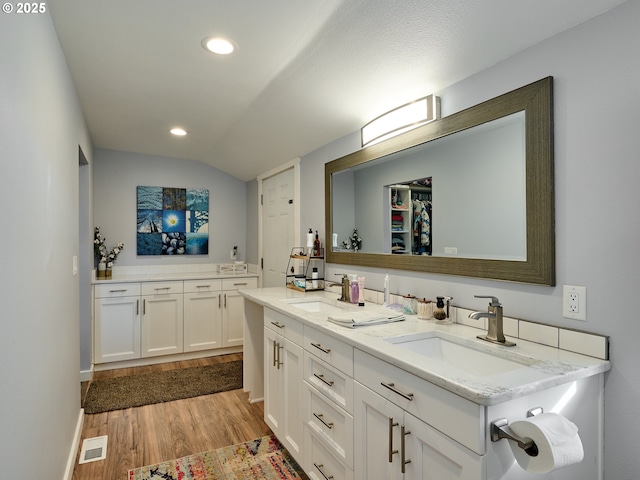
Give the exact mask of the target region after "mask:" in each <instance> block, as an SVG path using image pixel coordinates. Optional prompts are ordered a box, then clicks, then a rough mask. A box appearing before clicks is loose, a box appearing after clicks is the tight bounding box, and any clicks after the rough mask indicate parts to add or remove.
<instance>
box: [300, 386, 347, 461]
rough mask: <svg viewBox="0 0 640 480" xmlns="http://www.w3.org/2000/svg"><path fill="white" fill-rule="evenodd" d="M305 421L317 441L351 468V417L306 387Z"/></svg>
mask: <svg viewBox="0 0 640 480" xmlns="http://www.w3.org/2000/svg"><path fill="white" fill-rule="evenodd" d="M306 393H307V394H306V398H305V421H306V425H307V426H308V427H309V429H311V431H313V432H314V433H315V434H316V436H317V437H318V439H320V440H321V441H323V443H324V444H325V446H326V447H327V448H328V449H329V450H331V451H332V452H333V454H334V455H336V456H337V457H338V458H340V460H342V461H343V462H345V463H346V464H347V466H349V467H350V468H353V417H352V416H351V415H349V414H348V413H347V412H345V411H344V410H342V409H341V408H339V407H337V406H336V405H335V404H334V403H333V402H331V401H330V400H328V399H325V398H324V396H323V395H320V394H319V393H318V392H317V391H316V390H315V389H314V388H313V387H310V386H309V385H307V392H306Z"/></svg>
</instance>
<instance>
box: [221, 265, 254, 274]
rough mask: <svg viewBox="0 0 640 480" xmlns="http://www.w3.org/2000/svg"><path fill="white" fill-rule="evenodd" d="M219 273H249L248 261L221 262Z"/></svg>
mask: <svg viewBox="0 0 640 480" xmlns="http://www.w3.org/2000/svg"><path fill="white" fill-rule="evenodd" d="M218 273H220V274H226V275H239V274H242V273H247V264H246V263H221V264H219V265H218Z"/></svg>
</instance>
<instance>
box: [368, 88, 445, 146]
mask: <svg viewBox="0 0 640 480" xmlns="http://www.w3.org/2000/svg"><path fill="white" fill-rule="evenodd" d="M438 118H440V97H436V96H435V95H429V96H426V97H423V98H420V99H418V100H414V101H413V102H409V103H406V104H404V105H401V106H399V107H396V108H394V109H393V110H389V111H388V112H387V113H383V114H382V115H380V116H379V117H377V118H374V119H373V120H371V121H370V122H369V123H367V124H366V125H365V126H364V127H362V128H361V129H360V133H361V140H362V146H363V147H366V146H368V145H373V144H375V143H379V142H382V141H383V140H387V139H389V138H391V137H395V136H396V135H400V134H401V133H404V132H408V131H409V130H412V129H414V128H417V127H420V126H422V125H424V124H425V123H428V122H431V121H433V120H436V119H438Z"/></svg>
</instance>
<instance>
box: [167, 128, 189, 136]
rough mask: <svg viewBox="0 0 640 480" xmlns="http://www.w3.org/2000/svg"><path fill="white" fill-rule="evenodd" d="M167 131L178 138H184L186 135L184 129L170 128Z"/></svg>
mask: <svg viewBox="0 0 640 480" xmlns="http://www.w3.org/2000/svg"><path fill="white" fill-rule="evenodd" d="M169 131H170V132H171V133H173V134H174V135H176V136H178V137H184V136H185V135H186V134H187V131H186V130H185V129H184V128H179V127H176V128H172V129H171V130H169Z"/></svg>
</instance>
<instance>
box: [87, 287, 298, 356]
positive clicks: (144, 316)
mask: <svg viewBox="0 0 640 480" xmlns="http://www.w3.org/2000/svg"><path fill="white" fill-rule="evenodd" d="M257 284H258V281H257V279H256V278H255V277H247V278H244V277H240V278H224V279H220V278H209V279H202V280H184V281H182V280H179V281H167V282H162V281H158V282H155V281H149V282H131V283H100V284H97V285H96V286H95V287H94V356H93V357H94V363H96V364H105V363H111V362H120V361H124V360H138V359H141V358H149V357H159V356H164V355H173V354H178V353H183V352H187V353H188V352H199V351H203V352H204V351H206V350H214V349H217V348H225V347H237V346H242V344H243V337H244V332H243V317H244V299H243V297H242V296H241V295H240V294H239V293H238V289H242V288H256V287H257ZM300 341H301V340H300Z"/></svg>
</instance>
